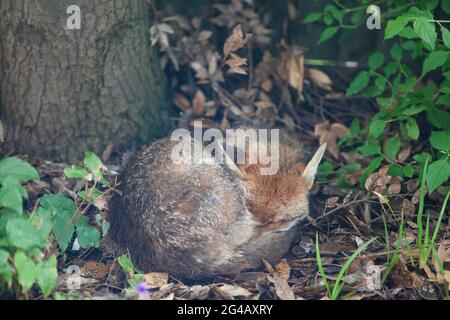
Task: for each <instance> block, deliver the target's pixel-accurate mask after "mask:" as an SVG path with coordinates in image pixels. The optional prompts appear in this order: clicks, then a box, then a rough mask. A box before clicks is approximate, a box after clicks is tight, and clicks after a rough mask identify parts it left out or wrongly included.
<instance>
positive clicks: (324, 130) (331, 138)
mask: <svg viewBox="0 0 450 320" xmlns="http://www.w3.org/2000/svg"><path fill="white" fill-rule="evenodd" d="M335 128H336V130H337V131H340V130H342V127H340V126H335ZM314 135H315V136H316V137H319V144H320V145H322V144H324V143H326V144H327V151H328V152H330V154H331V155H332V156H333V157H334V158H336V159H338V158H339V147H338V145H337V141H336V140H337V135H336V133H335V132H334V131H332V130H331V126H330V123H329V122H328V121H326V122H322V123H319V124H316V125H315V126H314Z"/></svg>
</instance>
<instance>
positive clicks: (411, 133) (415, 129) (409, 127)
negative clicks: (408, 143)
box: [406, 118, 420, 140]
mask: <svg viewBox="0 0 450 320" xmlns="http://www.w3.org/2000/svg"><path fill="white" fill-rule="evenodd" d="M406 132H407V133H408V137H410V138H411V139H413V140H417V139H418V138H419V133H420V131H419V126H418V125H417V122H416V119H414V118H409V119H408V121H406Z"/></svg>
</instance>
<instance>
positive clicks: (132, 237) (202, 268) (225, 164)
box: [109, 128, 326, 279]
mask: <svg viewBox="0 0 450 320" xmlns="http://www.w3.org/2000/svg"><path fill="white" fill-rule="evenodd" d="M241 129H242V130H238V131H236V132H237V133H236V134H235V135H234V136H233V139H232V140H233V141H231V142H230V139H229V138H228V137H227V139H225V140H223V139H222V138H223V137H221V136H220V137H218V136H217V135H220V132H219V133H218V132H216V134H217V135H216V136H215V137H214V138H215V140H214V145H213V146H214V147H213V148H212V147H211V145H212V144H210V145H208V146H205V144H204V141H203V142H202V141H199V140H198V139H196V137H195V134H194V137H191V136H190V135H189V136H187V135H182V138H183V139H178V140H176V139H175V140H174V139H171V138H165V139H162V140H159V141H156V142H155V143H153V144H152V145H151V146H149V147H147V148H146V149H144V150H142V151H141V152H139V153H138V154H137V155H136V157H135V158H134V160H132V161H131V162H130V163H129V165H128V166H127V168H126V169H125V170H124V172H123V174H122V179H121V191H122V196H121V197H120V196H118V195H117V196H115V198H113V200H112V202H111V205H110V208H111V212H110V218H109V219H110V222H111V230H110V235H111V237H112V240H113V241H114V242H116V243H117V244H118V245H119V246H120V247H121V248H123V249H128V250H129V252H130V254H131V257H132V258H133V260H134V262H135V264H136V266H137V267H138V268H139V269H140V270H142V271H144V272H150V271H163V272H168V273H169V274H171V275H172V276H175V277H178V278H184V279H199V278H208V277H214V276H216V275H235V274H238V273H239V272H241V271H243V270H247V269H257V268H259V267H260V266H261V264H262V259H266V260H267V261H269V262H271V263H276V262H277V260H279V259H281V258H282V257H283V255H285V254H286V252H287V251H288V250H289V249H290V247H291V245H292V243H293V241H295V240H296V239H298V238H299V226H300V225H301V221H302V220H303V219H304V218H305V217H306V216H308V214H309V203H308V193H309V191H310V189H311V187H312V185H313V183H314V177H315V174H316V171H317V167H318V165H319V163H320V161H321V159H322V156H323V154H324V151H325V148H326V146H325V145H322V146H321V147H319V148H318V150H317V151H316V152H315V154H314V155H313V156H312V158H311V159H310V160H309V162H307V163H305V162H304V158H305V153H306V152H305V151H304V149H303V147H302V146H301V145H300V144H299V143H298V142H297V141H296V140H295V139H294V138H292V137H291V136H289V135H288V134H287V133H285V132H283V131H280V132H279V134H278V135H275V136H274V135H271V139H270V141H269V139H265V138H264V139H263V137H262V136H261V134H259V135H258V134H256V135H255V134H249V132H250V133H254V130H256V129H254V128H241ZM252 130H253V131H252ZM265 130H267V129H265ZM256 131H257V133H258V132H259V133H261V132H263V131H260V129H258V130H256ZM268 131H270V130H268ZM205 135H206V132H205ZM205 135H203V136H202V137H203V138H204V137H205ZM173 136H174V135H172V138H173ZM211 136H212V135H211V134H210V135H209V137H210V138H211ZM242 137H244V138H243V139H240V138H242ZM255 137H256V140H255ZM274 137H275V138H274ZM178 138H180V136H178ZM197 138H198V137H197ZM247 138H253V141H252V140H251V139H247ZM180 140H183V141H180ZM236 141H244V145H242V143H241V144H239V143H238V144H237V145H236ZM182 143H183V145H182V147H180V145H181V144H182ZM255 143H256V145H257V148H254V147H253V148H252V147H251V145H255ZM230 145H231V146H235V147H236V148H234V149H235V150H236V152H234V150H233V151H230V148H229V146H230ZM174 150H178V151H177V152H174ZM258 150H266V151H267V153H266V156H269V159H272V160H274V161H275V160H276V161H277V170H275V171H274V170H269V174H267V171H266V172H265V171H264V170H262V169H264V168H267V167H269V166H270V164H267V161H261V160H263V156H264V155H263V154H262V153H261V152H258ZM210 151H212V152H210ZM195 152H197V153H198V152H201V156H198V155H197V157H196V155H195ZM240 152H241V153H240ZM255 153H256V155H255ZM263 153H264V152H263ZM175 155H176V156H175ZM240 155H241V156H240ZM275 155H276V157H275ZM238 159H240V160H241V161H237V160H238ZM222 160H223V161H222ZM242 160H243V161H242ZM266 160H267V158H266Z"/></svg>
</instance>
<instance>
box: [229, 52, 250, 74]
mask: <svg viewBox="0 0 450 320" xmlns="http://www.w3.org/2000/svg"><path fill="white" fill-rule="evenodd" d="M230 57H231V58H230V59H228V60H227V61H226V62H225V64H227V65H228V66H229V67H230V71H231V72H233V73H237V74H243V75H246V74H247V71H245V70H244V69H243V68H241V66H245V65H247V59H244V58H241V57H239V56H238V55H237V54H234V53H230Z"/></svg>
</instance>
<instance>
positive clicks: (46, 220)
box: [30, 207, 53, 239]
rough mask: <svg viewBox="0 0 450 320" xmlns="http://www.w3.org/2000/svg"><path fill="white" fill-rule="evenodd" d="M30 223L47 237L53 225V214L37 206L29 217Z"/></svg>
mask: <svg viewBox="0 0 450 320" xmlns="http://www.w3.org/2000/svg"><path fill="white" fill-rule="evenodd" d="M30 222H31V224H32V225H33V226H34V227H35V228H36V229H37V230H39V231H40V233H41V235H42V237H43V238H45V239H47V238H48V236H49V234H50V232H51V231H52V227H53V216H52V214H51V213H50V212H48V211H47V210H46V209H44V208H42V207H39V208H37V209H36V211H35V213H34V214H33V215H32V216H31V217H30Z"/></svg>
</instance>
